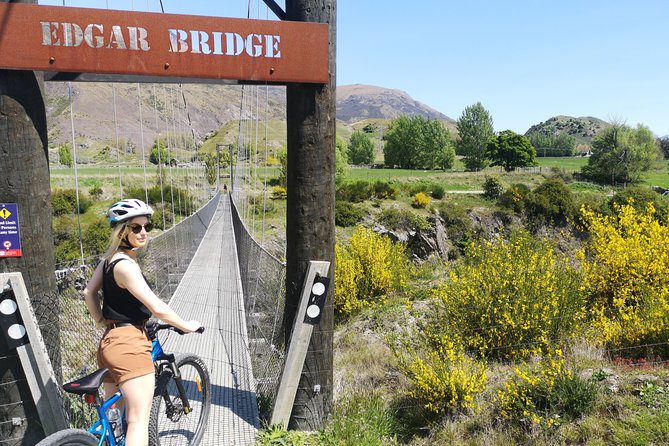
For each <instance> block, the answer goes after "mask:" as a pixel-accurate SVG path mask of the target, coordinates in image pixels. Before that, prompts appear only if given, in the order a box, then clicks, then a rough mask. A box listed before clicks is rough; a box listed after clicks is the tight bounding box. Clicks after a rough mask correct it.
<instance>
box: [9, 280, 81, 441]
mask: <svg viewBox="0 0 669 446" xmlns="http://www.w3.org/2000/svg"><path fill="white" fill-rule="evenodd" d="M0 287H2V289H3V291H4V290H9V291H11V292H13V293H14V297H15V299H16V304H17V306H18V312H19V314H20V315H21V319H22V321H23V326H24V328H25V331H26V334H27V336H28V339H29V342H28V343H27V344H24V345H20V346H18V347H17V348H16V352H17V354H18V357H19V359H20V360H21V365H22V366H23V372H24V374H25V377H26V382H27V383H28V386H29V387H30V393H31V395H32V401H33V403H34V404H35V407H36V409H37V413H38V415H39V419H40V422H41V425H42V429H43V430H44V434H45V435H50V434H52V433H54V432H57V431H59V430H62V429H67V428H68V427H69V426H68V424H67V419H66V415H65V411H64V408H63V402H62V400H61V396H60V390H59V388H58V383H57V382H56V376H55V374H54V373H53V368H52V367H51V361H49V356H48V355H47V354H46V346H45V345H44V341H43V339H42V334H41V332H40V330H39V327H38V326H37V319H36V318H35V313H34V311H33V308H32V306H31V305H30V298H29V295H28V291H27V290H26V285H25V283H24V282H23V277H22V276H21V273H2V274H0Z"/></svg>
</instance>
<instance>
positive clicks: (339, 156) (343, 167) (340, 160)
mask: <svg viewBox="0 0 669 446" xmlns="http://www.w3.org/2000/svg"><path fill="white" fill-rule="evenodd" d="M336 150H337V152H336V154H335V183H336V184H340V183H341V182H342V181H344V178H346V172H347V171H348V156H347V155H346V153H347V152H348V150H347V147H346V142H345V141H344V140H343V139H341V138H337V142H336Z"/></svg>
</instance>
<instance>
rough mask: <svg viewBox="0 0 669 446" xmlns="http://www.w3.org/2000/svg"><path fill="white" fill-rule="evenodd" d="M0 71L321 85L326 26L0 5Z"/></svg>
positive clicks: (325, 67)
mask: <svg viewBox="0 0 669 446" xmlns="http://www.w3.org/2000/svg"><path fill="white" fill-rule="evenodd" d="M0 68H8V69H28V70H41V71H56V72H70V73H98V74H112V75H113V74H118V75H134V76H153V77H155V76H159V77H180V78H202V79H236V80H243V81H258V82H271V83H287V82H307V83H326V82H327V81H328V26H327V24H322V23H304V22H286V21H272V20H247V19H233V18H222V17H204V16H191V15H177V14H161V13H151V12H130V11H115V10H105V9H87V8H70V7H59V6H43V5H31V4H22V3H0Z"/></svg>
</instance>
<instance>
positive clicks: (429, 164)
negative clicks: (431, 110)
mask: <svg viewBox="0 0 669 446" xmlns="http://www.w3.org/2000/svg"><path fill="white" fill-rule="evenodd" d="M421 124H422V127H423V131H422V135H423V141H422V144H421V147H420V150H419V160H420V162H419V164H420V165H422V166H423V167H426V168H428V169H434V168H440V169H443V170H447V169H450V168H452V167H453V164H454V163H455V144H453V140H452V139H451V132H449V131H448V129H446V128H444V126H443V125H442V124H441V122H439V121H437V120H434V119H427V120H423V121H422V123H421Z"/></svg>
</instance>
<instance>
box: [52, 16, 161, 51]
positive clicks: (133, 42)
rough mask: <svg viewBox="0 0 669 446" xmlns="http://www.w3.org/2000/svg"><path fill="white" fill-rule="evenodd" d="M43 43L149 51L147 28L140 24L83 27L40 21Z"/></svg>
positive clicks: (92, 24)
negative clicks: (105, 27)
mask: <svg viewBox="0 0 669 446" xmlns="http://www.w3.org/2000/svg"><path fill="white" fill-rule="evenodd" d="M40 24H41V25H42V45H47V46H65V47H78V46H81V44H82V43H85V44H86V45H88V46H89V47H91V48H103V47H104V48H116V49H119V50H132V51H149V50H150V49H151V47H150V46H149V42H148V41H147V37H148V33H147V32H146V29H144V28H142V27H139V26H125V27H122V26H120V25H113V26H112V27H111V30H107V31H105V29H104V26H103V25H100V24H96V23H91V24H89V25H86V27H84V28H82V27H81V26H79V25H77V24H76V23H67V22H40Z"/></svg>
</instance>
